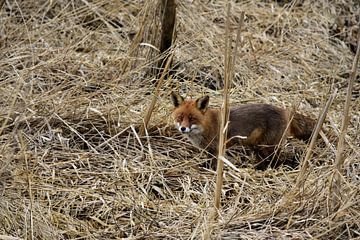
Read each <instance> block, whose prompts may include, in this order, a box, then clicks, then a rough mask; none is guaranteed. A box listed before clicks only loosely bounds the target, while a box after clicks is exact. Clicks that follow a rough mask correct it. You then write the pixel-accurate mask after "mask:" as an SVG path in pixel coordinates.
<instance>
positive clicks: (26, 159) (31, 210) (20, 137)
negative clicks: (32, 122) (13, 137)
mask: <svg viewBox="0 0 360 240" xmlns="http://www.w3.org/2000/svg"><path fill="white" fill-rule="evenodd" d="M17 136H18V141H19V144H20V149H21V154H22V156H23V158H24V161H25V166H26V172H27V174H26V177H27V184H28V186H27V187H28V194H29V198H30V207H29V208H30V210H29V212H30V237H29V239H34V217H33V205H34V204H33V203H34V196H33V193H32V184H31V177H30V172H31V171H30V168H29V162H28V158H27V155H26V147H25V142H24V138H23V133H22V131H18V133H17Z"/></svg>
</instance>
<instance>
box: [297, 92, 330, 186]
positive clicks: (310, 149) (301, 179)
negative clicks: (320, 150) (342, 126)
mask: <svg viewBox="0 0 360 240" xmlns="http://www.w3.org/2000/svg"><path fill="white" fill-rule="evenodd" d="M336 94H337V89H335V91H334V92H333V93H332V94H331V95H330V97H329V99H328V100H327V102H326V104H325V107H324V108H323V110H322V112H321V114H320V117H319V119H318V121H317V123H316V127H315V130H314V132H313V134H312V137H311V141H310V144H309V146H308V148H307V150H306V155H305V158H304V160H303V161H302V164H301V168H300V171H299V175H298V178H297V180H296V184H295V189H296V191H297V190H298V189H299V188H300V187H301V186H303V185H304V184H305V173H306V171H307V169H308V166H309V160H310V158H311V156H312V154H313V149H314V147H315V143H316V140H317V137H318V135H319V132H320V130H321V127H322V124H323V122H324V120H325V117H326V114H327V112H328V111H329V108H330V106H331V104H332V102H333V100H334V98H335V96H336Z"/></svg>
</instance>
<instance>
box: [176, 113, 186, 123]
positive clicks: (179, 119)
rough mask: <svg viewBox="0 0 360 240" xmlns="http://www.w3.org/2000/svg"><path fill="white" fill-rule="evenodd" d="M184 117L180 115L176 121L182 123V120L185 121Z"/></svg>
mask: <svg viewBox="0 0 360 240" xmlns="http://www.w3.org/2000/svg"><path fill="white" fill-rule="evenodd" d="M183 118H184V117H183V115H182V114H181V115H178V116H177V117H176V120H177V121H178V122H181V121H182V120H183Z"/></svg>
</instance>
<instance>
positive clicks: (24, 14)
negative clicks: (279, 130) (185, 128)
mask: <svg viewBox="0 0 360 240" xmlns="http://www.w3.org/2000/svg"><path fill="white" fill-rule="evenodd" d="M230 2H231V18H230V26H231V29H232V30H233V31H232V34H233V37H235V34H236V31H235V29H236V28H237V25H238V22H239V16H240V12H241V11H244V12H245V22H244V28H243V31H242V44H241V47H239V50H238V52H237V60H236V64H235V69H234V71H235V77H234V80H233V84H232V86H231V89H230V92H229V97H230V104H231V105H236V104H241V103H247V102H264V103H271V104H274V105H277V106H279V107H284V108H289V109H292V108H296V109H297V111H299V112H302V113H303V114H306V115H308V116H311V117H313V118H314V119H317V118H318V117H319V115H320V113H321V112H322V110H323V108H324V106H325V103H326V101H327V99H328V98H329V97H330V95H331V94H332V93H333V92H335V90H336V89H337V94H336V97H335V99H334V101H333V103H332V105H331V107H330V109H329V111H328V112H327V116H326V120H325V123H324V126H323V128H324V130H326V131H327V132H328V133H329V134H330V133H331V134H332V136H333V137H331V138H330V140H331V141H330V144H318V145H316V146H315V148H314V150H313V154H312V156H311V157H310V158H309V161H308V163H309V164H308V168H307V169H305V170H306V171H305V172H301V171H300V168H301V167H300V166H295V167H289V166H281V167H279V168H276V169H270V168H269V169H267V170H264V171H259V170H256V169H254V168H253V167H252V156H251V155H248V156H240V155H239V154H237V153H238V152H237V151H235V152H234V151H233V150H231V151H230V152H229V153H228V154H227V157H228V159H229V160H230V161H231V162H232V163H233V164H234V166H235V167H230V166H229V165H228V164H225V169H224V184H223V190H222V206H221V208H220V209H219V217H218V218H217V220H216V221H215V222H211V221H210V220H209V219H210V216H211V213H212V212H213V204H214V188H215V179H216V173H215V172H214V171H213V170H211V169H206V168H203V167H202V164H203V163H204V162H206V161H207V160H208V156H207V155H206V154H205V153H204V152H202V151H201V150H200V149H197V148H195V147H193V146H192V145H191V143H190V142H188V141H187V140H186V139H185V138H183V137H181V136H180V135H179V134H178V133H177V132H176V131H175V129H173V126H172V120H171V118H170V113H171V110H172V105H171V101H170V97H169V94H170V92H171V91H172V90H179V91H180V92H181V93H182V94H184V95H188V96H193V97H197V96H201V95H203V94H205V93H206V94H209V96H210V105H211V106H221V103H222V101H223V99H222V86H223V78H224V51H225V50H224V49H225V48H224V33H225V23H226V1H224V0H219V1H191V0H185V1H177V20H176V34H175V35H174V36H175V38H176V39H175V40H174V51H173V52H174V61H173V66H172V69H173V70H174V71H173V75H172V77H171V78H167V79H166V80H165V81H164V84H163V85H162V86H161V88H160V91H159V95H158V96H157V103H156V105H155V109H154V111H153V114H152V116H151V119H150V122H149V127H148V129H147V131H146V132H145V134H144V135H143V136H141V135H139V131H138V130H139V126H141V124H142V123H143V118H144V116H145V114H146V111H147V109H148V107H149V105H150V102H151V100H152V98H153V93H154V90H155V85H154V83H155V82H156V75H155V74H154V72H155V70H154V68H156V66H158V65H157V59H158V58H159V56H158V51H157V48H158V47H159V38H160V33H161V30H160V23H161V21H160V18H161V11H160V10H159V9H160V5H161V1H159V0H148V1H138V0H136V1H125V0H123V1H104V0H94V1H86V0H82V1H74V0H66V1H48V0H41V1H4V3H3V5H2V8H1V10H0V16H1V20H2V21H1V24H0V54H1V58H0V153H1V154H0V160H1V161H0V196H1V201H0V216H1V217H0V239H123V238H125V239H159V238H164V239H190V238H191V239H193V238H195V239H199V238H202V237H204V236H207V234H210V237H211V238H212V239H278V238H279V239H308V238H316V239H351V238H356V237H359V236H360V224H359V218H360V212H359V208H360V198H359V190H360V189H359V182H360V179H359V175H360V174H359V173H360V158H359V152H360V151H359V150H360V149H359V146H360V137H359V134H358V131H359V127H360V115H359V110H360V98H359V77H357V79H356V81H355V84H354V89H353V91H352V94H351V100H352V101H351V104H350V106H351V107H350V124H349V127H348V128H347V129H346V137H345V140H346V141H345V151H344V155H343V156H344V159H345V161H344V164H343V165H341V176H342V177H341V183H340V184H337V185H336V186H338V187H339V188H338V192H339V193H340V195H341V196H340V198H338V197H337V196H334V193H335V191H334V189H335V187H336V186H335V184H334V181H333V178H334V175H335V173H336V172H337V170H336V168H335V166H334V162H335V158H336V154H335V153H336V149H337V139H338V136H339V132H340V129H341V124H342V119H343V116H344V106H345V99H346V93H347V86H348V80H349V77H350V70H351V67H352V62H353V59H354V56H355V52H356V47H357V44H356V41H357V33H358V31H359V25H358V24H359V20H360V19H359V11H360V6H359V3H358V2H357V1H351V0H348V1H340V0H335V1H325V0H320V1H310V0H309V1H308V0H304V1H252V0H250V1H230ZM0 3H1V1H0ZM357 70H359V68H357ZM358 72H359V71H358ZM307 149H308V145H307V144H306V143H303V142H300V141H294V140H291V139H290V140H289V141H288V142H287V143H286V145H285V147H284V149H283V151H284V154H285V155H286V156H289V158H294V159H297V160H298V161H303V160H304V153H305V152H306V150H307ZM299 179H303V180H304V181H300V183H299V185H296V182H297V181H298V180H299ZM335 190H336V189H335ZM208 236H209V235H208Z"/></svg>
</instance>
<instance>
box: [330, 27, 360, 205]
mask: <svg viewBox="0 0 360 240" xmlns="http://www.w3.org/2000/svg"><path fill="white" fill-rule="evenodd" d="M359 29H360V24H359ZM359 55H360V31H358V36H357V49H356V54H355V57H354V61H353V64H352V67H351V72H350V77H349V81H348V88H347V93H346V100H345V108H344V113H343V119H342V124H341V129H340V135H339V141H338V144H337V151H336V158H335V169H334V174H335V175H334V178H333V180H334V182H333V185H332V190H333V191H332V192H333V204H332V206H333V208H334V209H335V208H337V207H338V206H339V202H340V201H339V200H341V173H342V169H343V165H344V160H345V156H344V149H345V135H346V132H347V128H348V126H349V122H350V116H349V111H350V103H351V94H352V89H353V85H354V82H355V78H356V69H357V66H358V62H359Z"/></svg>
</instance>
